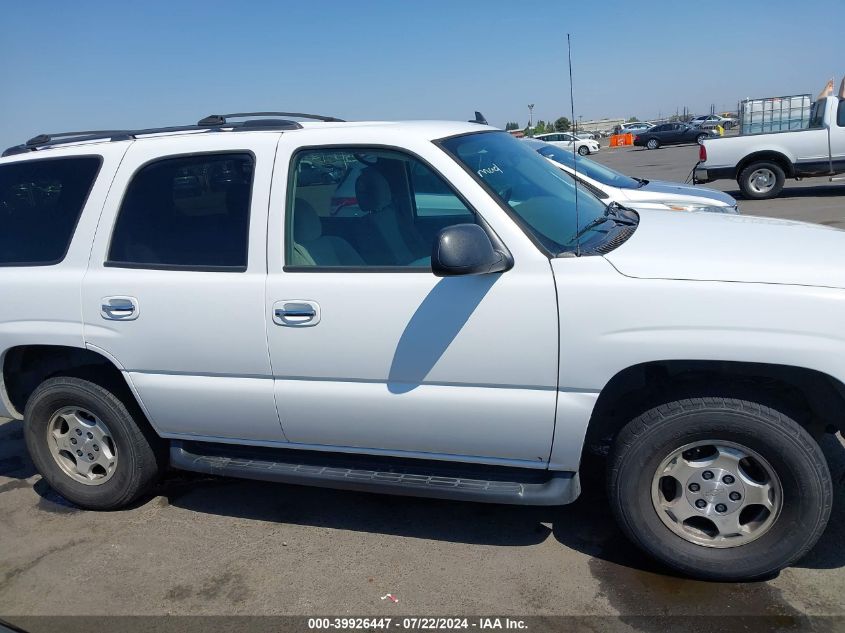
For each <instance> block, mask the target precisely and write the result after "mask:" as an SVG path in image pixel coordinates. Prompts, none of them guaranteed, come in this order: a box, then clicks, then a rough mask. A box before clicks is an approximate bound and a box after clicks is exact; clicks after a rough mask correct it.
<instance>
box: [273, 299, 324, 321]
mask: <svg viewBox="0 0 845 633" xmlns="http://www.w3.org/2000/svg"><path fill="white" fill-rule="evenodd" d="M319 322H320V304H318V303H317V302H316V301H308V300H305V299H286V300H284V301H276V303H274V304H273V323H275V324H276V325H284V326H286V327H313V326H315V325H317V324H318V323H319Z"/></svg>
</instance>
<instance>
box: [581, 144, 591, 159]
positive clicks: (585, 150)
mask: <svg viewBox="0 0 845 633" xmlns="http://www.w3.org/2000/svg"><path fill="white" fill-rule="evenodd" d="M589 153H590V148H589V147H587V146H586V145H582V146H581V147H579V148H578V154H579V155H581V156H587V155H588V154H589Z"/></svg>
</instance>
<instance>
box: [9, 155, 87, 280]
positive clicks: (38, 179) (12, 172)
mask: <svg viewBox="0 0 845 633" xmlns="http://www.w3.org/2000/svg"><path fill="white" fill-rule="evenodd" d="M101 164H102V159H101V158H100V157H99V156H73V157H66V158H47V159H40V160H26V161H20V162H15V163H7V164H5V165H0V266H50V265H54V264H58V263H59V262H61V261H62V260H63V259H64V258H65V255H67V251H68V248H69V247H70V241H71V239H72V238H73V233H74V231H75V229H76V225H77V223H78V222H79V216H80V215H81V214H82V209H83V208H84V207H85V202H86V200H87V199H88V194H89V193H90V192H91V188H92V187H93V186H94V182H95V180H96V179H97V173H98V172H99V170H100V165H101Z"/></svg>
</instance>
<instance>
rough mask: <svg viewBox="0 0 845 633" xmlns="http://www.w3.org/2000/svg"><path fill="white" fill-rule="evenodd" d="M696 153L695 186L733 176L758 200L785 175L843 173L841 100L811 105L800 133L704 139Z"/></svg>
mask: <svg viewBox="0 0 845 633" xmlns="http://www.w3.org/2000/svg"><path fill="white" fill-rule="evenodd" d="M699 154H700V160H699V163H698V165H697V166H696V168H695V180H696V182H698V183H705V182H712V181H714V180H720V179H723V178H731V179H733V178H735V179H736V181H737V183H739V187H740V189H742V192H743V193H744V194H745V195H746V196H747V197H748V198H754V199H758V200H763V199H766V198H774V197H775V196H777V195H778V194H779V193H780V192H781V190H782V189H783V184H784V181H785V180H786V178H787V177H789V178H797V179H801V178H804V177H809V176H831V177H832V176H835V175H836V174H842V173H845V100H842V99H839V98H838V97H825V98H824V99H820V100H819V101H816V102H815V103H814V104H813V108H812V112H811V114H810V125H809V127H807V128H805V129H801V130H791V131H784V132H771V133H768V134H749V135H743V136H734V137H725V138H716V139H707V140H705V141H704V142H703V144H702V146H701V149H700V151H699Z"/></svg>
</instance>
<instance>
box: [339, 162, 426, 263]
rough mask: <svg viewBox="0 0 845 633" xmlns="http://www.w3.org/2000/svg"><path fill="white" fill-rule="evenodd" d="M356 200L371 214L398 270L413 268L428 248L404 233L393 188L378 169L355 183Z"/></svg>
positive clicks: (365, 172)
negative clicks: (410, 266) (399, 267)
mask: <svg viewBox="0 0 845 633" xmlns="http://www.w3.org/2000/svg"><path fill="white" fill-rule="evenodd" d="M355 197H356V198H357V199H358V206H359V207H360V208H361V210H362V211H364V212H366V213H368V214H369V217H370V219H371V221H372V223H373V226H374V227H375V229H376V230H377V231H378V232H379V235H381V237H382V238H383V240H384V242H385V243H386V244H387V247H388V249H389V251H390V256H391V258H392V260H393V261H392V262H389V263H390V264H392V265H394V266H407V265H409V264H411V265H413V264H415V263H416V260H417V259H418V258H419V257H420V255H424V254H425V253H426V251H427V247H426V246H425V245H424V244H422V243H417V242H418V241H419V240H418V239H417V240H414V239H413V238H414V237H417V236H416V235H411V234H410V233H411V231H409V230H405V231H403V230H402V227H401V226H400V216H399V213H400V212H399V209H398V208H397V206H396V205H395V204H394V202H393V194H392V193H391V191H390V184H389V183H388V182H387V179H386V178H385V177H384V175H383V174H382V173H381V172H380V171H379V170H378V169H376V168H375V167H365V168H364V169H363V170H362V171H361V174H360V175H359V176H358V179H357V180H356V181H355Z"/></svg>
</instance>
